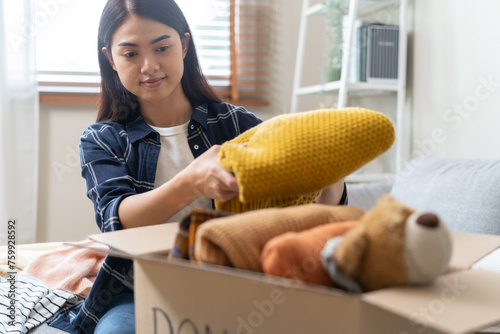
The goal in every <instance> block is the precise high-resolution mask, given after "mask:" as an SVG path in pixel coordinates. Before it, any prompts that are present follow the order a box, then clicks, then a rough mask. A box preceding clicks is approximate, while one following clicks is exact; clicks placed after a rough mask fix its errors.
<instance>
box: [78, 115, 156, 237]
mask: <svg viewBox="0 0 500 334" xmlns="http://www.w3.org/2000/svg"><path fill="white" fill-rule="evenodd" d="M129 152H130V144H129V143H128V142H127V139H126V137H124V136H120V131H119V129H117V128H115V127H113V126H111V125H108V124H94V125H92V126H91V127H89V128H88V129H87V130H86V131H85V132H84V133H83V136H82V137H81V138H80V161H81V167H82V176H83V177H84V178H85V180H86V182H87V196H88V197H89V198H90V199H91V200H92V202H93V204H94V210H95V218H96V222H97V225H98V226H99V228H100V230H101V231H102V232H108V231H114V230H119V229H121V228H122V226H121V223H120V221H119V219H118V205H119V203H120V202H121V200H122V199H123V198H125V197H127V196H130V195H133V194H135V193H136V187H135V185H134V183H135V182H136V180H135V179H134V178H133V177H132V176H130V172H129V170H128V167H127V160H128V159H129ZM151 187H152V185H151Z"/></svg>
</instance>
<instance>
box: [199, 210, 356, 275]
mask: <svg viewBox="0 0 500 334" xmlns="http://www.w3.org/2000/svg"><path fill="white" fill-rule="evenodd" d="M363 214H364V210H363V209H361V208H358V207H353V206H330V205H322V204H314V203H313V204H307V205H301V206H294V207H287V208H268V209H262V210H255V211H249V212H245V213H241V214H238V215H232V216H229V217H223V218H215V219H211V220H209V221H207V222H205V223H204V224H202V225H200V227H199V228H198V231H197V233H196V240H195V245H194V253H195V257H196V260H197V261H198V262H204V263H212V264H218V265H225V266H233V267H236V268H239V269H246V270H252V271H259V272H262V265H261V261H260V256H261V252H262V249H263V248H264V245H265V243H266V242H267V241H268V240H270V239H271V238H274V237H276V236H278V235H280V234H283V233H285V232H288V231H303V230H306V229H309V228H312V227H315V226H318V225H322V224H327V223H332V222H338V221H348V220H357V219H359V218H360V217H361V216H362V215H363Z"/></svg>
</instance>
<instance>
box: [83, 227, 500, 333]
mask: <svg viewBox="0 0 500 334" xmlns="http://www.w3.org/2000/svg"><path fill="white" fill-rule="evenodd" d="M176 231H177V224H163V225H157V226H148V227H141V228H136V229H129V230H122V231H117V232H111V233H105V234H98V235H93V236H91V239H93V240H95V241H98V242H101V243H104V244H106V245H109V246H111V247H112V248H113V250H114V252H115V253H114V254H115V255H120V254H121V255H120V256H124V257H129V258H133V259H134V275H135V283H134V284H135V287H134V289H135V302H136V320H137V321H136V330H137V333H141V334H142V333H167V334H170V333H172V334H173V333H175V334H185V333H203V334H208V333H210V334H240V333H241V334H243V333H246V334H251V333H273V334H280V333H305V334H309V333H315V334H317V333H341V334H344V333H383V334H388V333H395V334H407V333H471V332H473V331H474V330H476V329H481V328H485V327H487V326H491V325H495V324H497V323H500V275H498V274H495V273H493V272H487V271H478V270H468V269H467V268H469V267H470V266H471V265H472V264H473V263H474V262H476V261H477V260H478V259H480V258H482V257H484V256H485V255H487V254H488V253H490V252H491V251H493V250H494V249H496V248H499V247H500V237H498V236H491V235H479V234H466V233H454V234H453V239H454V240H453V241H454V244H453V245H454V250H453V257H452V260H451V264H450V268H452V269H453V272H451V273H448V274H445V275H442V276H441V277H439V278H438V279H437V280H436V281H435V282H434V283H433V284H432V285H429V286H420V287H396V288H390V289H383V290H378V291H373V292H369V293H364V294H361V295H356V294H348V293H345V292H343V291H340V290H337V289H334V288H327V287H320V286H316V285H311V284H303V283H298V282H295V281H292V280H289V279H284V278H279V277H272V276H268V275H264V274H260V273H254V272H248V271H244V270H239V269H234V268H229V267H221V266H215V265H207V264H191V263H190V262H189V261H185V260H170V261H169V260H167V259H166V256H165V255H166V254H167V252H168V249H169V248H170V246H171V245H173V241H174V238H175V233H176Z"/></svg>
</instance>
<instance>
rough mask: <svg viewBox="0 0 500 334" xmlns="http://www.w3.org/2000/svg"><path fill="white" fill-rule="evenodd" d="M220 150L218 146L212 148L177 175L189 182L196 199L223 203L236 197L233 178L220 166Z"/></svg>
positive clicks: (236, 184)
mask: <svg viewBox="0 0 500 334" xmlns="http://www.w3.org/2000/svg"><path fill="white" fill-rule="evenodd" d="M220 149H221V146H220V145H214V146H212V147H211V148H210V149H208V150H207V151H206V152H205V153H203V154H202V155H200V156H199V157H198V158H196V159H195V160H194V161H193V162H191V163H190V164H189V165H188V166H187V167H186V168H185V169H184V170H183V171H182V172H181V173H179V176H182V177H185V178H187V180H189V182H190V185H191V186H192V189H193V191H195V196H196V197H208V198H212V199H215V200H218V201H222V202H225V201H228V200H230V199H232V198H233V197H236V196H237V195H238V193H239V187H238V183H237V181H236V178H235V176H234V175H233V174H232V173H230V172H228V171H227V170H226V169H224V167H222V165H221V164H220V161H219V151H220Z"/></svg>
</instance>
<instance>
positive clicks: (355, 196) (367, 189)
mask: <svg viewBox="0 0 500 334" xmlns="http://www.w3.org/2000/svg"><path fill="white" fill-rule="evenodd" d="M393 183H394V180H393V179H392V178H387V180H384V181H376V182H361V183H347V196H348V200H349V203H348V204H349V205H353V206H357V207H359V208H362V209H364V210H365V211H368V210H370V209H371V208H372V207H373V205H374V204H375V202H377V200H378V199H379V198H380V196H382V195H383V194H387V193H389V192H390V191H391V188H392V185H393Z"/></svg>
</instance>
